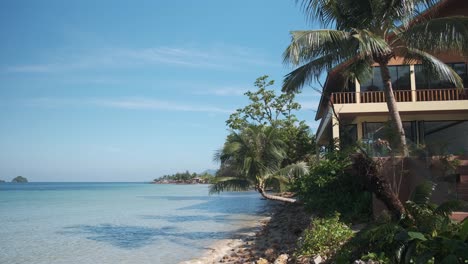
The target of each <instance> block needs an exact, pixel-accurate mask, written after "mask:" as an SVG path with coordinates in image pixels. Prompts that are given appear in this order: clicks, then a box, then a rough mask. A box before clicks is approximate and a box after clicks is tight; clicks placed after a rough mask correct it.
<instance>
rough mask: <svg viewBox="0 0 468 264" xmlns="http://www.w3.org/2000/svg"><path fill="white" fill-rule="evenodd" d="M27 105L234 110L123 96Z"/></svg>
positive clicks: (34, 101)
mask: <svg viewBox="0 0 468 264" xmlns="http://www.w3.org/2000/svg"><path fill="white" fill-rule="evenodd" d="M26 105H28V106H34V107H51V108H61V107H106V108H115V109H128V110H160V111H178V112H206V113H231V112H232V110H230V109H224V108H220V107H216V106H207V105H203V106H201V105H192V104H187V103H181V102H173V101H166V100H159V99H154V98H145V97H123V98H84V99H70V98H51V97H42V98H34V99H30V100H28V101H26Z"/></svg>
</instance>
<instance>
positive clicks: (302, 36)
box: [283, 29, 357, 66]
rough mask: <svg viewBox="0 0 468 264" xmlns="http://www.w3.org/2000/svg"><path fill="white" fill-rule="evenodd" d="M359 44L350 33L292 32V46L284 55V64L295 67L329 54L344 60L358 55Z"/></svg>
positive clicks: (329, 31)
mask: <svg viewBox="0 0 468 264" xmlns="http://www.w3.org/2000/svg"><path fill="white" fill-rule="evenodd" d="M356 49H357V43H356V42H355V41H353V38H352V35H351V34H350V33H349V32H346V31H341V30H331V29H321V30H304V31H292V32H291V44H290V45H289V46H288V47H287V48H286V50H285V51H284V53H283V63H285V64H292V65H294V66H297V65H300V64H303V63H306V62H309V61H311V60H314V59H316V58H317V57H320V56H324V55H327V54H339V55H340V56H341V57H342V58H343V59H346V58H351V57H353V56H354V55H355V54H356V52H355V51H356Z"/></svg>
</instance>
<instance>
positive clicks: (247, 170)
mask: <svg viewBox="0 0 468 264" xmlns="http://www.w3.org/2000/svg"><path fill="white" fill-rule="evenodd" d="M285 158H286V152H285V144H284V143H283V141H281V140H280V134H279V133H278V131H277V129H275V128H274V127H272V126H255V125H250V126H248V127H247V128H244V129H243V130H241V131H239V132H232V133H231V134H230V135H229V136H228V137H227V139H226V142H225V143H224V146H223V148H222V149H221V150H220V151H219V152H218V153H217V154H216V155H215V159H216V160H219V161H220V162H221V169H220V171H219V172H218V176H217V177H216V178H215V183H214V184H213V185H211V186H210V193H219V192H222V191H245V190H249V189H252V188H253V189H255V190H256V191H258V192H259V193H260V194H261V195H262V196H263V197H264V198H266V199H270V200H276V201H283V202H289V203H295V202H296V199H293V198H285V197H280V196H275V195H271V194H268V193H267V192H266V189H267V188H270V187H273V188H277V189H281V188H282V187H283V186H284V185H285V184H287V183H288V182H290V181H291V180H292V179H293V178H294V177H299V176H302V175H304V174H307V173H308V172H309V169H308V167H307V165H306V164H305V163H304V162H299V163H296V164H292V165H289V166H286V167H284V168H281V162H282V161H283V160H284V159H285Z"/></svg>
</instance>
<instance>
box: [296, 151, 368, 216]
mask: <svg viewBox="0 0 468 264" xmlns="http://www.w3.org/2000/svg"><path fill="white" fill-rule="evenodd" d="M350 165H351V160H350V159H349V155H348V154H347V153H346V152H332V153H329V154H327V155H326V157H325V158H324V159H321V160H319V161H317V162H314V163H312V165H311V166H310V173H309V174H308V175H306V176H303V177H301V178H299V179H297V180H296V181H295V183H294V187H293V189H294V190H295V191H296V192H297V194H298V195H299V197H300V198H301V200H302V201H303V202H304V204H305V206H306V208H307V209H309V210H312V211H314V212H321V213H323V214H332V213H334V212H335V211H337V212H340V213H341V214H342V216H343V217H344V218H345V219H348V220H355V219H356V218H357V219H360V220H361V221H362V220H367V218H368V217H369V216H370V213H371V207H372V206H371V198H372V196H371V194H370V193H369V192H368V191H366V188H365V186H364V183H363V182H361V181H360V179H357V178H353V177H352V176H351V175H350V174H348V173H346V169H347V168H348V167H349V166H350Z"/></svg>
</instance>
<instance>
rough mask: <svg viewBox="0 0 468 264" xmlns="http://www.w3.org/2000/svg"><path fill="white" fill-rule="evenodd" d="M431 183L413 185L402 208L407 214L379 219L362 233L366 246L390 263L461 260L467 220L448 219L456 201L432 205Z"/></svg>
mask: <svg viewBox="0 0 468 264" xmlns="http://www.w3.org/2000/svg"><path fill="white" fill-rule="evenodd" d="M432 189H433V185H432V183H425V184H423V185H421V186H418V188H416V190H415V192H414V194H413V196H412V197H413V199H414V200H413V201H408V202H406V204H405V208H406V210H407V212H408V213H409V215H411V218H410V217H405V218H403V219H402V220H400V221H398V222H393V221H389V220H388V219H387V220H386V221H382V222H380V223H377V224H376V225H375V226H374V227H371V228H369V229H368V230H367V231H365V232H364V237H365V238H366V239H367V243H368V248H369V249H371V250H372V251H373V252H382V253H384V254H385V255H386V256H388V257H390V258H391V260H392V263H464V262H463V261H464V260H466V259H468V241H467V237H468V221H464V222H462V223H457V222H454V221H452V220H451V219H450V213H451V212H452V210H454V209H456V208H458V207H459V206H460V203H459V202H457V201H450V202H446V203H443V204H441V205H439V206H436V205H434V204H432V203H430V202H429V199H428V197H429V196H430V195H431V193H432Z"/></svg>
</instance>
